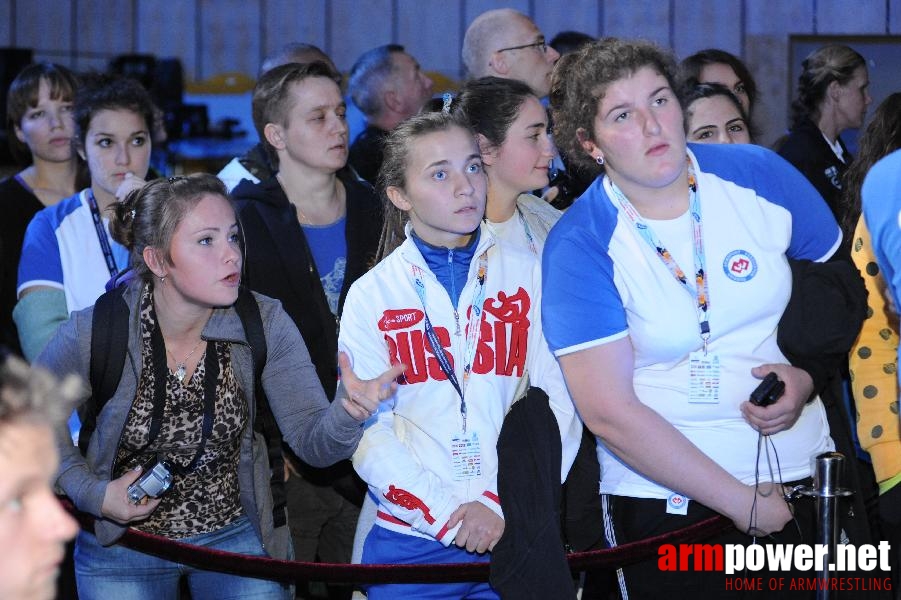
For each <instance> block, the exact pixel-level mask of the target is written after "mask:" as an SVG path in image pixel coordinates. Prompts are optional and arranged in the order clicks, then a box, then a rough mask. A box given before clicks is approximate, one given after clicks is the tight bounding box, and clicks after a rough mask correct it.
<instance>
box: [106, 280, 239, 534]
mask: <svg viewBox="0 0 901 600" xmlns="http://www.w3.org/2000/svg"><path fill="white" fill-rule="evenodd" d="M155 326H156V314H155V312H154V310H153V295H152V293H151V288H150V286H149V285H148V286H145V288H144V291H143V293H142V296H141V378H140V382H139V383H138V389H137V394H136V396H135V400H134V403H133V404H132V407H131V411H130V412H129V415H128V420H127V421H126V424H125V429H124V430H123V432H122V439H121V441H120V443H119V449H118V452H117V454H116V467H115V469H114V474H115V475H114V476H115V477H119V476H121V475H122V474H123V473H125V472H126V471H127V470H128V469H130V468H133V467H134V466H135V465H136V464H143V463H144V462H145V461H146V460H148V459H150V458H152V457H153V456H155V455H158V456H159V457H160V458H165V459H166V460H168V461H170V462H172V463H173V464H176V465H179V466H180V467H182V468H184V467H187V466H188V465H189V464H190V463H191V460H192V459H193V458H194V455H195V453H196V451H197V448H198V446H199V444H200V440H201V438H202V433H201V429H202V423H203V381H204V377H205V371H206V369H205V367H204V359H203V358H201V359H200V363H199V364H198V366H197V369H196V370H195V371H194V374H193V375H192V377H191V379H190V381H188V382H187V383H186V384H182V382H181V381H180V380H178V379H177V378H176V377H175V375H174V374H173V373H172V372H170V371H168V370H167V374H166V404H165V408H164V413H163V422H162V426H161V427H160V432H159V435H158V436H157V438H156V440H154V442H153V444H152V445H151V446H150V447H147V448H145V446H146V445H147V440H148V438H149V433H150V421H151V415H152V412H153V389H154V383H155V381H154V379H155V377H154V369H153V364H152V361H153V350H152V347H151V332H152V331H153V328H154V327H155ZM214 347H215V352H216V357H217V359H218V361H219V379H218V382H217V384H216V402H215V410H214V414H213V433H212V436H211V437H210V439H208V440H207V442H206V447H205V448H204V451H203V455H202V456H201V457H200V458H199V460H198V462H197V464H196V465H195V467H194V468H193V469H192V470H191V471H190V472H188V473H184V474H179V473H174V474H173V482H172V487H171V488H170V489H169V491H168V492H167V493H166V494H165V495H163V500H162V502H160V505H159V507H157V509H156V510H155V511H154V512H153V514H151V515H150V517H148V518H147V519H146V520H144V521H142V522H140V523H137V524H136V527H137V528H138V529H140V530H142V531H147V532H149V533H153V534H156V535H162V536H165V537H168V538H184V537H188V536H192V535H197V534H201V533H209V532H212V531H216V530H218V529H221V528H222V527H224V526H226V525H228V524H230V523H233V522H234V521H236V520H237V519H238V518H239V517H240V516H241V514H242V512H243V509H242V507H241V502H240V490H239V485H238V458H239V453H240V448H241V438H242V434H243V431H244V427H245V426H246V425H247V403H246V402H245V399H244V394H243V392H242V391H241V389H240V388H239V387H238V384H237V381H236V379H235V374H234V372H233V371H232V368H231V351H230V346H229V344H228V343H227V342H216V343H215V344H214ZM135 451H139V453H138V455H137V456H136V455H135Z"/></svg>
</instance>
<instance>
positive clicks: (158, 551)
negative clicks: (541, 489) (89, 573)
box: [61, 499, 732, 584]
mask: <svg viewBox="0 0 901 600" xmlns="http://www.w3.org/2000/svg"><path fill="white" fill-rule="evenodd" d="M61 502H62V503H63V506H64V507H65V508H66V509H67V510H68V511H69V512H70V513H72V515H73V516H75V518H76V519H78V521H79V523H80V524H81V526H82V528H83V529H85V530H86V531H93V530H94V517H93V516H92V515H89V514H87V513H83V512H80V511H78V510H76V509H75V507H74V506H73V505H72V503H71V502H70V501H69V500H68V499H61ZM730 527H732V523H731V521H729V520H728V519H727V518H725V517H722V516H715V517H711V518H709V519H705V520H704V521H700V522H698V523H695V524H694V525H689V526H688V527H685V528H683V529H678V530H676V531H671V532H669V533H666V534H662V535H657V536H654V537H650V538H646V539H643V540H638V541H636V542H631V543H628V544H623V545H622V546H618V547H616V548H606V549H603V550H593V551H590V552H574V553H572V554H569V555H568V556H567V560H568V561H569V566H570V568H571V569H572V570H573V571H586V570H587V571H591V570H597V569H611V568H615V567H621V566H623V565H629V564H633V563H636V562H639V561H642V560H646V559H648V558H652V557H656V556H657V553H658V549H659V548H660V546H661V545H663V544H686V543H694V542H700V541H703V540H705V539H708V538H710V537H713V536H714V535H717V534H718V533H721V532H723V531H726V530H727V529H728V528H730ZM117 543H121V544H122V545H123V546H125V547H127V548H131V549H132V550H137V551H139V552H144V553H146V554H152V555H154V556H159V557H160V558H164V559H166V560H170V561H172V562H176V563H181V564H186V565H191V566H193V567H196V568H200V569H204V570H207V571H218V572H223V573H231V574H234V575H243V576H246V577H256V578H259V579H269V580H273V581H281V582H285V583H291V582H294V583H299V582H304V581H324V582H327V583H346V584H358V583H450V582H464V581H467V582H481V581H488V568H489V565H488V563H474V564H473V563H446V564H435V565H350V564H343V563H311V562H300V561H286V560H277V559H274V558H267V557H260V556H247V555H244V554H234V553H232V552H223V551H221V550H213V549H210V548H203V547H200V546H192V545H190V544H183V543H181V542H177V541H175V540H170V539H168V538H165V537H161V536H158V535H152V534H150V533H146V532H143V531H140V530H137V529H132V528H130V529H128V530H127V531H126V532H125V535H123V536H122V538H121V539H120V540H119V542H117Z"/></svg>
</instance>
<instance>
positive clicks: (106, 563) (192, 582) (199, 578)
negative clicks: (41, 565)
mask: <svg viewBox="0 0 901 600" xmlns="http://www.w3.org/2000/svg"><path fill="white" fill-rule="evenodd" d="M180 541H182V542H184V543H186V544H192V545H194V546H204V547H207V548H215V549H216V550H223V551H225V552H236V553H240V554H247V555H250V556H266V553H265V552H264V551H263V548H262V546H261V544H260V541H259V539H258V538H257V535H256V533H255V532H254V530H253V526H252V525H251V524H250V520H249V519H248V518H247V517H246V516H245V517H241V518H240V519H239V520H238V521H236V522H234V523H232V524H231V525H228V526H226V527H223V528H222V529H220V530H218V531H214V532H212V533H204V534H200V535H195V536H191V537H187V538H184V539H182V540H180ZM75 577H76V582H77V584H78V597H79V598H81V600H94V599H97V600H107V599H110V598H112V599H115V600H145V599H148V598H152V599H154V600H164V599H165V598H177V597H178V590H179V581H180V580H181V578H182V577H186V578H187V583H188V587H189V588H190V590H191V597H192V598H193V599H194V600H203V599H205V598H210V599H212V598H216V599H220V598H221V599H226V598H235V599H237V598H242V599H243V598H266V599H269V598H271V599H273V600H275V599H278V600H283V599H286V598H293V593H290V592H289V588H288V586H287V585H282V584H280V583H278V582H275V581H267V580H265V579H253V578H250V577H239V576H237V575H229V574H227V573H217V572H215V571H202V570H200V569H197V568H195V567H190V566H187V565H182V564H179V563H175V562H172V561H169V560H165V559H163V558H159V557H156V556H153V555H151V554H144V553H142V552H138V551H137V550H131V549H129V548H126V547H124V546H122V545H120V544H114V545H112V546H109V547H104V546H101V545H100V543H99V542H97V538H96V537H94V535H93V534H91V533H88V532H86V531H82V532H80V533H79V534H78V539H77V540H76V542H75Z"/></svg>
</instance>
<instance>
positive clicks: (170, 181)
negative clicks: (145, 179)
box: [169, 175, 187, 183]
mask: <svg viewBox="0 0 901 600" xmlns="http://www.w3.org/2000/svg"><path fill="white" fill-rule="evenodd" d="M182 179H187V177H184V176H183V175H176V176H175V177H170V178H169V183H175V182H176V181H181V180H182Z"/></svg>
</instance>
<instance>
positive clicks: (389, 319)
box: [379, 308, 423, 331]
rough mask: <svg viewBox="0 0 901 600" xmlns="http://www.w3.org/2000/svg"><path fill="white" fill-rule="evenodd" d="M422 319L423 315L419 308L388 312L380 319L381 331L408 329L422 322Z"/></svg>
mask: <svg viewBox="0 0 901 600" xmlns="http://www.w3.org/2000/svg"><path fill="white" fill-rule="evenodd" d="M422 317H423V313H422V311H421V310H419V309H418V308H404V309H399V310H398V309H391V310H386V311H385V312H384V313H382V318H381V319H379V330H381V331H392V330H394V329H406V328H407V327H412V326H413V325H416V324H417V323H419V322H420V321H422Z"/></svg>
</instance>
